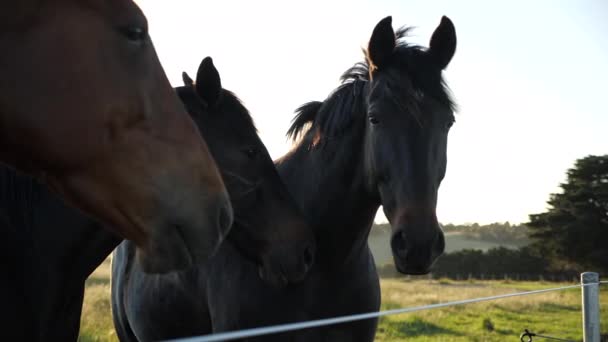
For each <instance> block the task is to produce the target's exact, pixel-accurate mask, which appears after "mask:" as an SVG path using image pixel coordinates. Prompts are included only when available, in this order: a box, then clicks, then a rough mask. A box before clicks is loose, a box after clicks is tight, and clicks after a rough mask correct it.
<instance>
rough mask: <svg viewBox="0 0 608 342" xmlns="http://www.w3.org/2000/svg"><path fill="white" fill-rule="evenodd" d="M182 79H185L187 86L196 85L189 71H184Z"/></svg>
mask: <svg viewBox="0 0 608 342" xmlns="http://www.w3.org/2000/svg"><path fill="white" fill-rule="evenodd" d="M182 81H184V85H185V86H186V87H192V86H193V85H194V81H193V80H192V78H190V76H188V73H187V72H185V71H184V72H182Z"/></svg>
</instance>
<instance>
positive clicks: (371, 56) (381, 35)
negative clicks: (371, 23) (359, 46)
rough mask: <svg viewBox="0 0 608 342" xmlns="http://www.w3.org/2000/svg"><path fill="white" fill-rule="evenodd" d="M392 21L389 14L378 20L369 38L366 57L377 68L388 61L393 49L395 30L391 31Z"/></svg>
mask: <svg viewBox="0 0 608 342" xmlns="http://www.w3.org/2000/svg"><path fill="white" fill-rule="evenodd" d="M392 21H393V18H392V17H391V16H388V17H386V18H384V19H382V20H380V22H379V23H378V24H376V27H375V28H374V31H373V32H372V37H371V38H370V40H369V44H368V47H367V59H368V62H369V63H370V64H371V65H372V66H373V67H375V68H378V69H380V68H382V66H383V65H385V64H386V63H387V62H388V61H389V59H390V57H391V56H392V55H393V51H394V50H395V45H396V42H395V31H393V25H392Z"/></svg>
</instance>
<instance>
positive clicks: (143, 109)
mask: <svg viewBox="0 0 608 342" xmlns="http://www.w3.org/2000/svg"><path fill="white" fill-rule="evenodd" d="M0 46H2V54H0V75H1V76H2V77H1V78H0V162H4V163H6V164H9V165H11V166H13V167H15V168H16V169H18V170H20V171H22V172H25V173H28V174H31V175H34V176H36V177H38V178H40V179H42V180H44V181H45V182H46V183H47V184H48V185H49V186H50V187H51V188H52V189H53V190H54V191H55V192H57V193H59V194H60V195H61V196H62V197H63V198H64V199H65V200H67V202H69V203H70V204H72V205H73V206H75V207H77V208H79V209H81V210H82V211H84V212H86V213H89V214H91V215H93V216H94V217H97V218H99V219H101V220H102V221H104V222H106V223H107V226H108V227H114V228H112V229H113V231H114V232H115V233H116V234H118V235H119V236H121V237H124V238H126V239H130V240H132V241H134V242H135V243H136V244H137V246H138V247H139V249H138V252H139V253H138V260H139V261H140V262H141V263H142V266H143V268H144V270H146V271H147V272H154V273H156V272H161V273H162V272H166V271H169V270H174V269H183V268H185V267H187V266H189V265H190V264H191V263H192V262H193V261H201V260H204V259H205V258H207V257H208V256H209V255H211V254H213V253H214V251H215V250H216V248H217V247H218V245H219V243H220V242H221V241H222V239H223V237H224V236H225V235H226V234H227V231H228V229H229V227H230V226H231V224H232V208H231V206H230V203H229V200H228V195H227V192H226V189H225V187H224V184H223V182H222V179H221V176H220V174H219V172H218V170H217V166H216V165H215V161H214V160H213V158H212V156H211V154H210V152H209V151H208V148H207V145H206V143H205V142H204V140H203V139H202V137H201V135H200V133H199V131H198V130H197V128H196V126H195V124H194V122H193V121H192V119H191V118H190V117H189V116H188V115H187V113H186V112H185V110H184V108H183V106H182V105H181V103H180V102H179V99H178V98H177V96H176V94H175V92H174V91H173V90H172V88H171V86H170V84H169V81H168V80H167V77H166V75H165V73H164V70H163V69H162V67H161V65H160V62H159V60H158V57H157V55H156V52H155V49H154V47H153V44H152V42H151V40H150V37H149V35H148V31H147V23H146V18H145V16H144V15H143V13H142V12H141V11H140V9H139V8H138V7H137V5H136V4H135V3H134V2H133V1H130V0H19V1H3V2H2V4H1V5H0Z"/></svg>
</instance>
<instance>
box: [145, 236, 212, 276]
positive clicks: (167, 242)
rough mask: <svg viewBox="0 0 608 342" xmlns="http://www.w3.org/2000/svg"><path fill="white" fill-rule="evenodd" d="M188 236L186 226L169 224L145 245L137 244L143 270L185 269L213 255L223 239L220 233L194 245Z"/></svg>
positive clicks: (155, 271)
mask: <svg viewBox="0 0 608 342" xmlns="http://www.w3.org/2000/svg"><path fill="white" fill-rule="evenodd" d="M187 237H188V235H187V233H186V232H184V227H180V226H175V225H168V226H166V227H165V229H162V234H158V235H157V234H155V235H153V236H152V237H151V238H150V239H149V240H148V242H147V243H146V244H145V245H143V246H137V252H136V255H137V261H138V262H139V264H140V265H141V268H142V271H143V272H145V273H156V274H162V273H167V272H171V271H181V270H185V269H187V268H189V267H190V266H192V265H193V264H194V263H198V262H201V261H204V260H207V259H208V258H209V257H210V256H211V255H213V254H214V253H215V252H216V250H217V247H219V243H220V241H221V239H222V237H221V235H219V234H218V235H217V237H216V239H214V240H215V241H205V243H204V244H202V245H201V244H200V243H199V244H197V246H193V245H192V243H191V241H189V239H188V238H187Z"/></svg>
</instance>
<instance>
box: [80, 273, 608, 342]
mask: <svg viewBox="0 0 608 342" xmlns="http://www.w3.org/2000/svg"><path fill="white" fill-rule="evenodd" d="M109 277H110V263H109V261H106V262H104V263H103V264H102V265H101V266H100V267H99V268H98V269H97V271H95V273H94V274H93V275H92V276H91V277H90V278H89V280H88V281H87V290H86V295H85V302H84V307H83V315H82V326H81V332H80V341H83V342H85V341H117V340H118V339H117V338H116V334H115V333H114V329H113V327H112V317H111V313H110V299H109V296H110V280H109ZM572 284H573V283H572V282H570V283H553V282H517V281H510V280H503V281H476V280H471V281H451V280H446V279H439V280H428V279H415V280H414V279H408V278H407V277H403V278H398V279H383V280H382V309H383V310H386V309H395V308H401V307H412V306H421V305H428V304H434V303H440V302H447V301H455V300H462V299H468V298H478V297H486V296H494V295H499V294H506V293H513V292H519V291H529V290H537V289H543V288H552V287H559V286H565V285H572ZM600 301H601V303H600V308H601V310H602V311H601V319H600V321H601V323H602V325H601V327H602V331H603V332H604V333H606V332H608V285H605V286H603V288H602V292H601V294H600ZM581 321H582V319H581V295H580V290H579V289H572V290H565V291H559V292H549V293H544V294H537V295H531V296H523V297H513V298H507V299H500V300H495V301H491V302H483V303H476V304H467V305H461V306H454V307H449V308H443V309H437V310H428V311H420V312H415V313H408V314H401V315H396V316H390V317H384V318H382V319H381V321H380V326H379V328H378V333H377V338H376V341H405V340H407V341H414V342H422V341H446V342H452V341H453V342H456V341H463V342H464V341H467V342H469V341H479V342H486V341H487V342H490V341H501V342H502V341H519V336H520V335H521V333H523V332H524V329H528V330H530V331H532V332H535V333H539V334H543V335H549V336H554V337H559V338H565V339H571V340H574V341H581V340H582V329H581ZM536 340H537V339H535V341H536ZM538 341H541V340H539V339H538Z"/></svg>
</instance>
